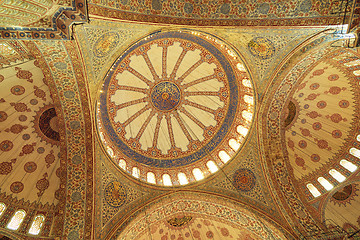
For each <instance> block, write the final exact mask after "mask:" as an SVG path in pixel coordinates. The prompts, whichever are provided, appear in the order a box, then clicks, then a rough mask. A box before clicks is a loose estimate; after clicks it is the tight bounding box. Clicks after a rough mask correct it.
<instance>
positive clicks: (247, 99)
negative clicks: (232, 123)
mask: <svg viewBox="0 0 360 240" xmlns="http://www.w3.org/2000/svg"><path fill="white" fill-rule="evenodd" d="M244 101H245V102H246V103H248V104H250V105H253V104H254V97H253V96H249V95H245V96H244Z"/></svg>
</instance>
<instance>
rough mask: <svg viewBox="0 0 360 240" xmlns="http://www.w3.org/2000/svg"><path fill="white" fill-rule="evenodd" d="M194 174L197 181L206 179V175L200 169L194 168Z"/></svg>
mask: <svg viewBox="0 0 360 240" xmlns="http://www.w3.org/2000/svg"><path fill="white" fill-rule="evenodd" d="M193 174H194V177H195V179H196V180H197V181H199V180H202V179H204V174H203V172H202V171H201V170H200V169H199V168H194V169H193Z"/></svg>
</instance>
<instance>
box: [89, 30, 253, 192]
mask: <svg viewBox="0 0 360 240" xmlns="http://www.w3.org/2000/svg"><path fill="white" fill-rule="evenodd" d="M253 105H254V99H253V90H252V84H251V81H250V80H249V76H248V73H247V72H246V69H245V67H244V65H243V63H242V61H241V59H240V57H239V56H238V55H237V54H236V53H235V51H234V50H232V49H231V48H230V47H228V46H227V45H226V44H225V43H224V42H223V41H221V40H219V39H218V38H216V37H213V36H211V35H208V34H205V33H202V32H193V31H162V32H156V33H153V34H151V35H148V36H146V37H144V38H143V39H141V40H139V41H138V42H136V43H135V44H133V45H132V46H130V47H129V48H128V49H127V50H126V51H125V52H123V53H122V54H121V55H120V57H119V58H118V59H117V60H116V62H115V63H114V65H113V66H112V67H111V69H110V70H109V72H108V74H107V76H106V77H105V79H104V83H103V85H102V87H101V90H100V94H99V100H98V103H97V108H96V109H97V110H96V111H97V113H96V114H97V127H98V131H99V135H100V139H101V142H102V144H103V145H104V149H105V150H106V152H107V153H108V155H109V157H110V158H111V159H112V160H113V161H115V162H116V163H117V164H118V165H119V169H123V170H125V171H126V172H127V173H129V174H131V175H133V176H134V177H135V178H138V179H140V180H142V181H146V182H148V183H151V184H158V185H164V186H173V185H184V184H188V183H191V182H193V181H197V180H201V179H203V178H205V177H206V176H207V175H209V174H211V173H214V172H216V171H217V170H218V169H219V168H220V167H221V166H222V165H224V164H225V163H227V162H228V161H229V160H230V159H231V157H232V156H234V155H235V153H236V152H237V151H238V150H239V148H240V147H241V144H242V142H243V141H244V138H245V136H246V135H247V132H248V129H249V127H250V124H251V121H252V116H253V108H254V106H253Z"/></svg>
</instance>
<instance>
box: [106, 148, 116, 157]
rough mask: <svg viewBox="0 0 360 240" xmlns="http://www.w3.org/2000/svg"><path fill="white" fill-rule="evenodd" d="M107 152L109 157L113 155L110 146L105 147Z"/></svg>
mask: <svg viewBox="0 0 360 240" xmlns="http://www.w3.org/2000/svg"><path fill="white" fill-rule="evenodd" d="M107 152H108V154H109V155H110V157H114V151H113V150H112V148H111V147H107Z"/></svg>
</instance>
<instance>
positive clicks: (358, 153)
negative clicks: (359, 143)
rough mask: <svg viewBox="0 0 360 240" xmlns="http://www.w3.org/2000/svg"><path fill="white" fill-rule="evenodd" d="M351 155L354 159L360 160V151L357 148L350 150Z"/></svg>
mask: <svg viewBox="0 0 360 240" xmlns="http://www.w3.org/2000/svg"><path fill="white" fill-rule="evenodd" d="M349 152H350V154H351V155H353V156H354V157H357V158H360V150H359V149H357V148H350V151H349Z"/></svg>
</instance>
